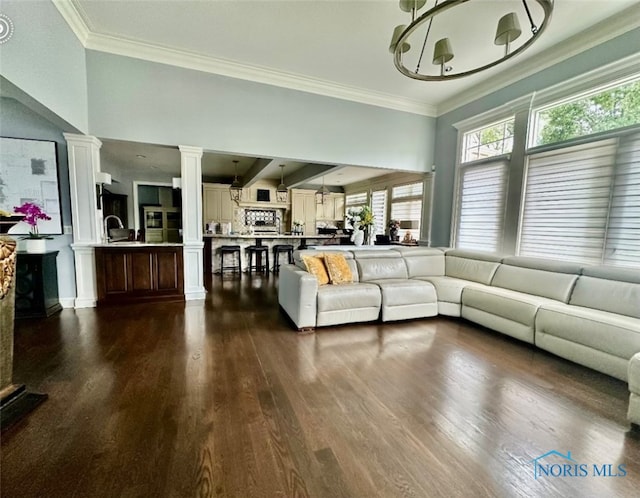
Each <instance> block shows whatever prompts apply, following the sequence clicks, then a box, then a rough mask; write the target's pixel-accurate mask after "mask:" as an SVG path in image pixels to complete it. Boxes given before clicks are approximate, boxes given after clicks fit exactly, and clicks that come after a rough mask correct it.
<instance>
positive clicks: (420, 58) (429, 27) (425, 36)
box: [416, 0, 440, 74]
mask: <svg viewBox="0 0 640 498" xmlns="http://www.w3.org/2000/svg"><path fill="white" fill-rule="evenodd" d="M439 1H440V0H436V4H435V5H434V7H437V6H438V2H439ZM432 24H433V17H432V18H431V19H429V26H427V34H426V35H424V42H423V43H422V50H421V51H420V57H419V58H418V64H417V66H416V74H418V73H419V72H420V64H422V57H423V56H424V49H425V48H427V38H429V33H430V32H431V25H432Z"/></svg>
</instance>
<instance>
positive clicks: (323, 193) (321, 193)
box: [316, 176, 331, 204]
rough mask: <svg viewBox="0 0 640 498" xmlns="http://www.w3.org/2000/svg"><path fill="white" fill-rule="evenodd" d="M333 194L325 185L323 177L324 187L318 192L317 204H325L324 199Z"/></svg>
mask: <svg viewBox="0 0 640 498" xmlns="http://www.w3.org/2000/svg"><path fill="white" fill-rule="evenodd" d="M330 194H331V191H330V190H329V189H328V188H327V187H325V185H324V176H323V177H322V187H320V188H319V189H318V190H317V191H316V204H324V199H325V198H326V197H327V196H328V195H330Z"/></svg>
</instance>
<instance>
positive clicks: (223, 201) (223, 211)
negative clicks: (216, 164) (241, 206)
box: [202, 183, 235, 230]
mask: <svg viewBox="0 0 640 498" xmlns="http://www.w3.org/2000/svg"><path fill="white" fill-rule="evenodd" d="M234 208H235V203H234V202H233V201H232V200H231V196H230V195H229V185H223V184H218V183H205V184H204V185H203V187H202V222H203V223H204V227H203V229H205V230H206V227H207V224H208V223H210V222H212V221H215V222H218V223H233V210H234Z"/></svg>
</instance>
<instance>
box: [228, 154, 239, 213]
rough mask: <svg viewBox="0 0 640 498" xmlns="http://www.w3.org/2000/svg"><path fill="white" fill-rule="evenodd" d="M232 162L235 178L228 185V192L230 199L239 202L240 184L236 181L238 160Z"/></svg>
mask: <svg viewBox="0 0 640 498" xmlns="http://www.w3.org/2000/svg"><path fill="white" fill-rule="evenodd" d="M233 164H234V165H235V178H234V180H233V182H232V183H231V187H229V194H230V195H231V200H232V201H235V202H237V203H239V202H240V200H241V199H242V184H241V183H240V182H239V181H238V160H234V161H233Z"/></svg>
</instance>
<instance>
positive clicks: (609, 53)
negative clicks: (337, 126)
mask: <svg viewBox="0 0 640 498" xmlns="http://www.w3.org/2000/svg"><path fill="white" fill-rule="evenodd" d="M638 47H640V28H638V29H635V30H633V31H629V32H628V33H625V34H624V35H622V36H619V37H617V38H614V39H613V40H610V41H608V42H606V43H603V44H602V45H598V46H597V47H594V48H592V49H590V50H587V51H585V52H583V53H581V54H579V55H576V56H574V57H572V58H570V59H567V60H565V61H563V62H561V63H559V64H556V65H554V66H552V67H550V68H548V69H545V70H543V71H540V72H539V73H536V74H534V75H532V76H530V77H528V78H525V79H522V80H520V81H518V82H517V83H514V84H512V85H509V86H507V87H505V88H503V89H501V90H499V91H496V92H494V93H492V94H490V95H487V96H485V97H483V98H480V99H478V100H476V101H474V102H471V103H470V104H467V105H465V106H462V107H459V108H458V109H455V110H453V111H451V112H449V113H447V114H444V115H442V116H440V117H439V118H438V120H437V126H436V135H435V143H436V150H435V164H436V172H437V175H436V185H435V195H434V203H433V225H432V229H431V240H432V245H434V246H447V245H449V243H450V232H451V214H452V206H453V198H454V191H453V190H454V180H455V164H456V147H457V139H458V131H457V130H456V129H455V128H454V127H453V124H454V123H457V122H459V121H462V120H465V119H468V118H470V117H473V116H476V115H478V114H481V113H483V112H487V111H489V110H491V109H495V108H496V107H499V106H501V105H503V104H505V103H507V102H510V101H512V100H515V99H517V98H519V97H522V96H524V95H528V94H530V93H532V92H534V91H537V90H542V89H545V88H548V87H550V86H553V85H555V84H557V83H561V82H563V81H566V80H569V79H570V78H573V77H576V76H579V75H580V74H583V73H586V72H588V71H591V70H593V69H597V68H599V67H601V66H603V65H605V64H607V63H611V62H614V61H616V60H619V59H623V58H625V57H628V56H630V55H634V54H636V53H637V52H638Z"/></svg>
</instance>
